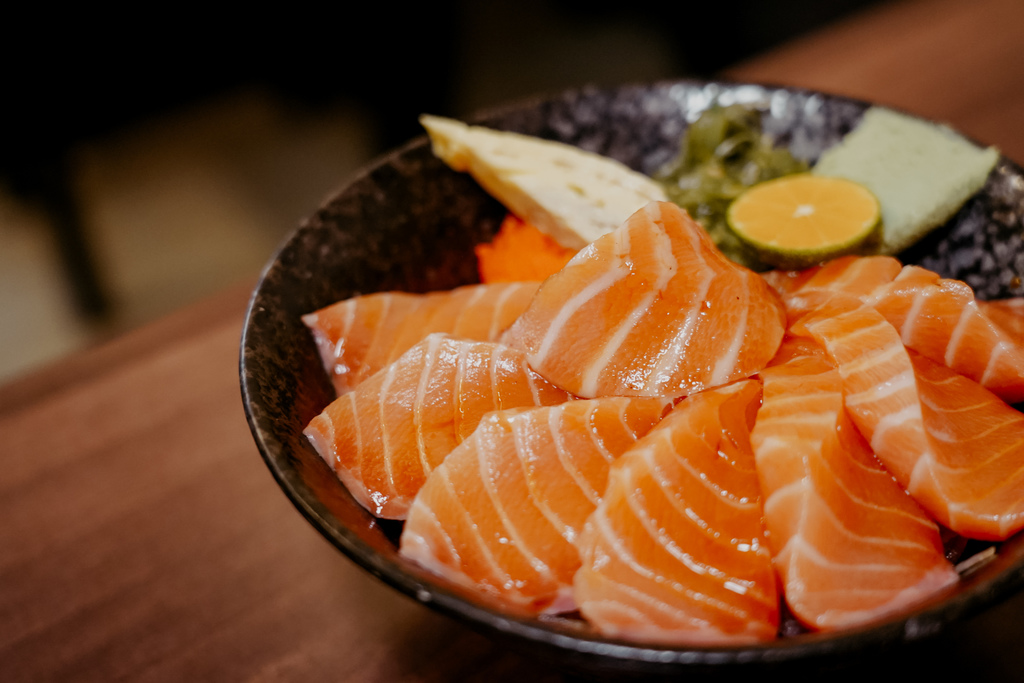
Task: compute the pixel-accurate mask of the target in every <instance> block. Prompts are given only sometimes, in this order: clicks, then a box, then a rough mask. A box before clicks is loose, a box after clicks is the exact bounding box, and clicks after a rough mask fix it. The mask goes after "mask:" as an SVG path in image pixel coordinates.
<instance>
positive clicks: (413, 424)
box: [303, 333, 572, 519]
mask: <svg viewBox="0 0 1024 683" xmlns="http://www.w3.org/2000/svg"><path fill="white" fill-rule="evenodd" d="M570 398H572V397H571V396H570V395H569V394H567V393H566V392H565V391H563V390H561V389H559V388H557V387H555V386H554V385H552V384H551V383H549V382H548V381H547V380H545V379H544V378H543V377H541V376H540V375H538V374H537V373H536V372H534V371H533V370H531V369H530V368H529V367H528V366H527V364H526V356H525V355H524V354H523V353H521V352H519V351H516V350H514V349H510V348H508V347H506V346H503V345H501V344H498V343H495V342H474V341H468V340H460V339H455V338H453V337H451V336H449V335H445V334H441V333H435V334H431V335H428V336H427V338H426V339H424V340H423V341H422V342H420V343H419V344H416V345H415V346H413V347H412V348H411V349H409V350H408V351H406V352H405V353H404V354H402V355H401V356H400V357H399V358H398V360H396V361H395V362H394V363H391V364H390V365H388V366H387V367H385V368H383V369H381V370H380V371H379V372H377V373H376V374H374V375H373V376H371V377H370V378H368V379H367V380H365V381H364V382H363V383H362V384H360V385H359V387H358V388H356V389H355V390H354V391H350V392H348V393H347V394H344V395H343V396H340V397H339V398H337V399H336V400H334V401H333V402H332V403H331V404H330V405H328V406H327V408H325V409H324V411H323V412H322V413H321V414H320V415H318V416H316V417H315V418H313V420H312V421H310V423H309V425H308V426H307V427H306V429H305V430H304V432H303V433H304V434H305V435H306V436H307V438H309V440H310V442H311V443H312V444H313V446H314V448H315V449H316V450H317V452H318V453H319V454H320V457H322V458H323V459H324V461H325V462H326V463H327V464H328V465H330V466H331V467H332V468H333V469H334V471H335V473H337V475H338V478H339V479H341V481H342V483H344V484H345V486H346V488H348V490H349V492H350V493H351V494H352V496H353V497H354V498H355V499H356V500H357V501H358V502H359V503H360V504H361V505H362V506H363V507H365V508H366V509H367V510H369V511H370V512H371V513H373V514H374V515H376V516H377V517H384V518H388V519H404V518H405V515H406V511H407V510H408V508H409V505H410V504H411V503H412V500H413V498H414V497H415V495H416V493H417V491H419V489H420V487H421V486H422V485H423V482H425V481H426V479H427V475H428V474H430V472H431V471H432V470H433V469H434V468H435V467H437V466H438V465H440V464H441V462H442V461H443V460H444V458H445V456H447V455H448V453H449V452H451V450H452V449H453V448H455V447H456V446H457V445H458V444H459V443H461V442H462V441H464V440H465V439H466V438H467V437H468V436H469V435H470V434H471V433H472V432H473V430H474V429H476V426H477V423H478V422H479V421H480V418H481V417H483V416H484V415H485V414H486V413H489V412H491V411H493V410H500V409H504V408H517V407H523V406H537V405H556V404H558V403H563V402H564V401H566V400H569V399H570Z"/></svg>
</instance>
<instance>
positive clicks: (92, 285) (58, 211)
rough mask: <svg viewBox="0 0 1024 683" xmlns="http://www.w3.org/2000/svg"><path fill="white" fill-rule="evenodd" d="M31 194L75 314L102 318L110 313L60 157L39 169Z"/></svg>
mask: <svg viewBox="0 0 1024 683" xmlns="http://www.w3.org/2000/svg"><path fill="white" fill-rule="evenodd" d="M35 194H36V196H37V197H38V198H39V199H40V200H41V202H42V205H43V209H44V210H45V211H46V216H47V219H48V220H49V223H50V225H51V226H52V228H53V231H54V235H55V236H56V238H57V248H58V251H59V253H60V259H61V264H62V266H63V269H64V273H65V276H66V277H67V279H68V284H69V285H70V287H71V291H72V295H73V296H74V301H75V306H76V307H77V309H78V311H79V312H80V313H81V314H82V315H85V316H87V317H90V318H102V317H104V316H105V315H106V314H107V313H108V312H109V310H110V300H109V297H108V296H107V292H106V290H105V288H104V286H103V283H102V281H101V278H100V276H99V273H98V271H97V269H96V262H95V259H94V257H93V253H92V250H91V249H90V245H89V242H88V240H87V238H86V234H85V226H84V223H83V221H82V213H81V208H80V207H79V205H78V201H77V198H76V197H75V192H74V188H73V183H72V175H71V172H70V169H69V167H68V161H67V159H66V158H64V157H62V158H59V159H56V160H54V161H52V162H50V163H46V164H45V165H44V166H43V167H41V168H40V169H39V173H38V175H37V178H36V187H35Z"/></svg>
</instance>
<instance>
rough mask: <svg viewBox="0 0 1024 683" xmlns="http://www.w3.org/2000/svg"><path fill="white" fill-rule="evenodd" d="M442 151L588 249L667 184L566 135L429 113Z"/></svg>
mask: <svg viewBox="0 0 1024 683" xmlns="http://www.w3.org/2000/svg"><path fill="white" fill-rule="evenodd" d="M420 123H422V124H423V127H424V128H426V129H427V133H428V134H429V135H430V141H431V144H432V146H433V151H434V154H436V155H437V156H438V158H440V159H441V160H443V161H444V162H445V163H446V164H448V166H450V167H451V168H452V169H454V170H456V171H460V172H466V173H469V174H470V175H471V176H473V178H474V179H475V180H476V181H477V183H479V184H480V186H481V187H483V189H484V190H486V191H487V192H488V193H489V194H490V195H491V196H493V197H494V198H495V199H497V200H498V201H500V202H501V203H502V204H503V205H504V206H505V208H507V209H508V210H509V211H511V212H512V213H513V214H515V215H516V216H518V217H519V218H521V219H523V220H525V221H527V222H529V223H532V224H533V225H535V226H537V228H539V229H540V230H542V231H543V232H545V233H547V234H548V235H550V236H551V237H553V238H554V239H555V240H556V241H558V242H559V244H561V245H562V246H564V247H567V248H570V249H581V248H582V247H584V246H586V245H587V244H589V243H590V242H593V241H594V240H595V239H597V238H598V237H600V236H601V235H604V234H606V233H609V232H611V231H612V230H614V229H616V228H618V227H619V226H620V225H622V224H623V223H625V222H626V219H627V218H629V217H630V216H631V215H632V214H633V213H635V212H636V211H637V210H639V209H641V208H643V207H644V206H646V205H647V204H648V203H649V202H651V201H666V197H665V192H664V190H662V188H661V186H659V185H658V184H657V183H655V182H654V181H653V180H652V179H650V178H649V177H647V176H645V175H643V174H642V173H638V172H636V171H634V170H632V169H631V168H629V167H628V166H626V165H625V164H622V163H620V162H618V161H615V160H614V159H610V158H608V157H604V156H601V155H599V154H593V153H591V152H587V151H585V150H582V149H579V148H578V147H573V146H572V145H567V144H563V143H559V142H553V141H550V140H544V139H541V138H537V137H532V136H528V135H520V134H518V133H510V132H505V131H497V130H492V129H489V128H482V127H479V126H469V125H466V124H465V123H462V122H461V121H454V120H452V119H447V118H442V117H438V116H430V115H423V116H421V117H420Z"/></svg>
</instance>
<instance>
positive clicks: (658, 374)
mask: <svg viewBox="0 0 1024 683" xmlns="http://www.w3.org/2000/svg"><path fill="white" fill-rule="evenodd" d="M687 237H688V238H689V240H690V244H691V247H692V250H693V258H694V260H695V261H697V263H698V264H699V268H695V269H694V271H692V272H690V273H687V277H689V278H690V279H691V282H692V284H691V286H693V288H694V295H693V300H694V302H696V305H695V306H691V307H690V309H689V310H688V311H686V312H685V318H684V319H683V322H682V324H681V325H679V329H678V331H677V332H676V334H675V336H674V337H673V338H672V339H671V340H670V341H669V343H668V345H667V346H666V347H665V350H664V351H662V353H661V356H660V358H658V362H657V363H656V364H655V366H654V369H653V370H652V371H651V375H650V377H651V380H650V383H651V385H652V386H653V387H657V388H659V389H661V388H664V387H667V386H670V385H671V382H672V376H673V375H674V373H675V372H676V369H677V368H678V367H679V366H680V365H681V363H682V361H683V357H684V355H685V354H686V351H687V347H688V345H689V342H690V340H691V339H693V335H694V331H695V330H696V329H697V324H698V321H699V320H700V318H701V316H704V315H709V311H708V310H707V308H706V302H707V301H708V293H709V292H710V291H711V284H712V283H713V282H714V279H715V272H714V271H713V270H712V269H711V267H710V266H709V265H708V263H707V261H706V260H705V259H704V257H703V256H702V255H701V250H700V244H699V237H698V236H697V235H693V234H688V235H687ZM677 268H678V266H677Z"/></svg>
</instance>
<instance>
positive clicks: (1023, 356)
mask: <svg viewBox="0 0 1024 683" xmlns="http://www.w3.org/2000/svg"><path fill="white" fill-rule="evenodd" d="M765 277H766V280H767V281H768V282H769V283H771V284H772V285H773V286H774V287H776V288H777V290H778V291H780V292H781V293H782V295H783V297H784V300H785V304H786V308H787V312H788V314H789V321H790V323H791V324H792V323H793V322H794V321H795V320H796V319H798V318H799V317H800V315H802V314H804V313H806V312H807V311H809V310H811V309H813V308H814V307H815V306H816V305H818V303H820V301H821V300H822V298H823V297H822V295H823V294H827V293H835V292H840V293H843V294H846V295H850V296H855V297H857V298H858V299H859V300H860V301H861V302H863V303H865V304H868V305H871V306H874V307H875V308H876V309H877V310H878V311H879V312H880V313H881V314H882V315H883V316H885V318H886V320H888V321H889V322H890V323H892V324H893V325H894V326H895V327H896V329H897V330H899V333H900V337H901V339H902V340H903V344H904V345H905V346H906V347H907V348H909V349H913V350H914V351H917V352H918V353H920V354H923V355H925V356H927V357H928V358H931V359H932V360H934V361H936V362H939V363H942V364H944V365H945V366H946V367H948V368H950V369H951V370H955V371H956V372H958V373H960V374H962V375H965V376H967V377H969V378H971V379H973V380H975V381H976V382H979V383H981V384H982V385H983V386H985V387H986V388H988V389H990V390H992V391H993V392H995V393H996V394H997V395H998V396H1000V397H1001V398H1002V399H1003V400H1005V401H1008V402H1010V403H1017V402H1019V401H1022V400H1024V335H1021V334H1014V333H1013V332H1012V331H1009V330H1007V329H1005V327H1004V326H1003V325H1001V324H999V323H998V322H997V321H995V320H994V319H993V318H992V317H991V316H990V315H989V313H990V312H992V311H993V310H995V308H994V307H989V306H987V305H984V304H982V303H981V302H979V301H977V300H976V299H975V298H974V291H973V290H972V289H971V287H970V285H968V284H967V283H965V282H961V281H960V280H951V279H947V278H941V277H939V275H938V274H936V273H934V272H932V271H930V270H927V269H925V268H921V267H919V266H901V265H900V263H899V261H897V260H896V259H894V258H892V257H889V256H864V257H857V256H848V257H843V258H839V259H836V260H834V261H831V262H829V263H827V264H825V265H824V266H822V267H820V268H818V269H815V270H814V271H813V272H810V273H806V274H788V273H783V272H773V273H768V274H766V275H765ZM1022 310H1024V308H1022ZM998 314H999V313H998V312H997V313H996V315H998ZM1002 319H1003V320H1005V319H1006V318H1002ZM1018 320H1024V318H1018ZM1021 327H1022V328H1024V324H1022V325H1021Z"/></svg>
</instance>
